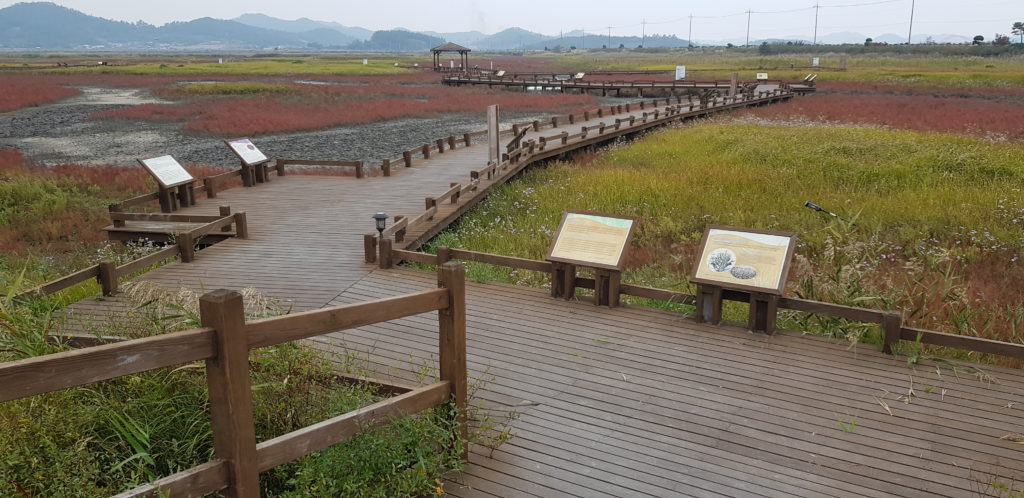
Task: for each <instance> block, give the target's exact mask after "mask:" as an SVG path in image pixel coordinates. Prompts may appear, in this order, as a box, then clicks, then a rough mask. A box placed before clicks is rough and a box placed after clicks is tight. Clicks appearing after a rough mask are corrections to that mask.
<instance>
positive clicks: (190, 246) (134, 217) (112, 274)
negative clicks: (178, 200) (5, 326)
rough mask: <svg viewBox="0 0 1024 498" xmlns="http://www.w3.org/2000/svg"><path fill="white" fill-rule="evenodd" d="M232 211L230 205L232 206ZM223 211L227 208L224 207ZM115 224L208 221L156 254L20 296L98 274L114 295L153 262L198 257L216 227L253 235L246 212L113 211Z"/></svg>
mask: <svg viewBox="0 0 1024 498" xmlns="http://www.w3.org/2000/svg"><path fill="white" fill-rule="evenodd" d="M228 211H230V209H228ZM222 212H223V208H222ZM111 218H113V220H114V224H115V225H117V224H118V223H121V225H122V226H123V225H124V223H125V222H126V221H172V222H188V223H194V222H200V223H204V225H202V226H199V227H196V228H194V229H192V230H189V231H187V232H182V233H178V234H176V243H175V244H174V245H173V246H171V247H167V248H165V249H161V250H159V251H157V252H155V253H153V254H150V255H147V256H143V257H141V258H139V259H136V260H135V261H131V262H129V263H125V264H123V265H121V266H117V264H116V263H114V262H113V261H104V262H101V263H98V264H96V265H93V266H90V267H88V268H85V269H84V270H79V271H77V272H75V273H72V274H70V275H67V276H64V277H61V278H58V279H56V280H53V281H50V282H47V283H45V284H42V285H39V286H36V287H33V288H31V289H29V290H27V291H24V292H22V293H20V294H18V295H17V298H26V297H30V296H40V295H44V296H45V295H49V294H53V293H55V292H59V291H62V290H64V289H67V288H69V287H72V286H74V285H77V284H80V283H82V282H85V281H86V280H89V279H92V278H95V279H96V280H97V282H98V283H99V284H100V286H101V288H102V289H103V295H104V296H112V295H114V293H116V292H117V288H118V281H119V279H121V278H122V277H126V276H128V275H131V274H134V273H136V272H138V271H141V270H144V269H146V268H148V267H150V266H153V265H156V264H160V263H163V262H164V261H166V260H168V259H171V258H175V257H180V258H181V261H182V262H183V263H190V262H192V261H193V260H194V259H195V253H196V251H195V246H196V243H197V242H198V241H200V240H201V239H202V238H203V236H205V235H207V234H209V233H211V232H214V231H215V230H216V231H221V232H220V233H224V231H230V230H231V227H232V225H233V226H234V228H235V231H234V236H235V237H238V238H241V239H245V238H248V237H249V227H248V222H247V221H246V217H245V212H244V211H243V212H239V213H235V214H228V215H225V216H200V215H183V214H164V213H159V214H157V213H123V212H111Z"/></svg>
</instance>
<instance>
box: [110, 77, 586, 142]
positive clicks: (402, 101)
mask: <svg viewBox="0 0 1024 498" xmlns="http://www.w3.org/2000/svg"><path fill="white" fill-rule="evenodd" d="M369 88H371V89H372V87H369ZM418 90H419V89H417V91H418ZM423 90H424V91H423V92H422V94H444V95H443V96H439V97H437V98H428V99H411V98H384V99H375V100H356V101H342V102H324V103H320V102H311V101H309V100H305V99H294V98H288V97H287V96H286V97H281V98H239V99H231V100H205V101H195V102H189V103H183V104H143V105H138V106H133V107H128V108H125V109H118V110H113V111H107V112H102V113H98V114H96V115H95V117H100V118H127V119H149V120H159V121H186V124H185V126H184V129H186V130H189V131H196V132H207V133H214V134H219V135H254V134H260V133H273V132H282V131H300V130H313V129H320V128H326V127H331V126H338V125H345V124H361V123H371V122H376V121H383V120H388V119H397V118H408V117H430V116H434V115H437V114H439V113H445V112H474V113H483V112H484V111H485V110H486V109H487V106H488V105H491V104H498V105H499V106H501V107H502V109H504V110H507V111H512V112H517V111H518V112H531V111H549V110H553V109H564V108H568V107H582V106H586V105H593V104H594V103H595V99H594V97H592V96H589V95H524V94H515V93H503V92H502V93H477V92H470V93H459V92H449V91H448V89H444V88H432V89H431V88H426V89H423ZM387 91H395V92H396V93H397V91H398V89H385V92H387ZM341 93H344V92H341ZM422 94H421V95H422Z"/></svg>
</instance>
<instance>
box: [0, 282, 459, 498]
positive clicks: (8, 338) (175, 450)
mask: <svg viewBox="0 0 1024 498" xmlns="http://www.w3.org/2000/svg"><path fill="white" fill-rule="evenodd" d="M248 295H249V296H250V299H249V306H248V307H249V309H256V310H257V311H266V310H268V309H274V306H266V307H262V308H263V309H262V310H259V308H261V306H260V305H259V303H260V302H261V298H259V297H258V296H255V295H253V294H252V293H249V294H248ZM139 296H140V297H141V296H142V294H139ZM148 297H150V298H152V297H153V293H150V294H149V295H148ZM160 299H166V300H168V302H164V303H162V305H163V306H165V307H166V308H165V309H168V310H171V309H175V308H181V309H185V308H187V306H188V305H187V304H186V303H184V302H183V300H186V299H188V296H187V295H186V294H178V295H176V296H163V297H161V298H160ZM149 302H152V299H150V301H147V303H149ZM143 304H145V303H136V305H137V306H142V305H143ZM52 310H53V308H52V307H48V306H47V305H46V303H44V302H30V303H25V304H16V303H14V302H13V300H12V299H11V298H10V296H7V297H6V298H4V299H0V361H11V360H16V359H20V358H25V357H30V356H37V355H41V354H46V353H52V352H56V351H60V350H64V349H66V346H65V345H63V344H61V343H59V342H56V341H53V340H50V338H48V337H47V335H48V334H47V333H45V332H44V331H45V330H49V329H52V328H55V326H54V325H53V324H52V322H51V320H50V319H49V317H50V312H51V311H52ZM260 314H261V315H262V314H264V313H260ZM169 316H170V315H169ZM191 316H192V315H191V314H189V313H182V314H181V315H180V316H178V317H175V318H180V317H185V318H186V319H177V320H175V323H176V324H177V327H176V328H177V329H180V328H186V327H190V326H193V325H194V323H193V320H191V319H189V317H191ZM164 331H165V330H164V329H162V328H161V329H158V330H154V331H153V332H154V333H159V332H164ZM139 335H146V334H145V333H140V334H139ZM347 361H349V362H350V363H349V364H347V365H346V368H358V365H353V364H351V362H352V361H353V358H347ZM249 368H250V375H251V379H250V381H251V385H252V392H253V411H254V421H255V424H256V435H257V440H259V441H265V440H268V439H270V438H273V437H277V436H280V435H282V434H284V433H287V432H291V431H294V430H297V429H300V428H302V427H305V426H308V425H311V424H314V423H317V422H319V421H322V420H325V419H328V418H330V417H334V416H337V415H340V414H343V413H347V412H349V411H352V410H355V409H357V408H359V407H361V406H365V405H367V404H370V403H373V402H375V401H379V400H381V399H383V398H384V397H385V396H384V395H383V394H381V393H379V392H377V390H376V387H375V386H374V385H372V384H366V383H351V382H346V381H343V380H341V379H340V378H338V377H337V376H335V375H334V372H335V369H336V368H338V366H337V365H335V364H334V363H332V362H331V361H330V360H329V359H328V358H327V357H326V356H324V355H323V354H322V353H319V352H317V351H314V350H312V349H309V348H306V347H302V346H300V345H298V344H295V343H288V344H282V345H278V346H274V347H269V348H263V349H259V350H255V351H253V352H252V353H250V357H249ZM204 370H205V366H204V364H202V363H194V364H187V365H182V366H179V367H177V368H166V369H160V370H155V371H151V372H146V373H143V374H139V375H133V376H128V377H122V378H118V379H114V380H110V381H105V382H99V383H93V384H89V385H86V386H83V387H79V388H74V389H68V390H64V391H58V392H53V393H48V394H45V395H40V396H34V397H31V398H26V399H21V400H16V401H12V402H7V403H2V404H0V423H3V424H4V426H5V427H8V428H9V429H8V430H5V431H2V432H0V446H2V447H3V448H4V449H5V450H4V451H5V453H4V458H3V459H0V496H68V497H74V496H83V497H85V496H90V497H91V496H101V495H111V494H115V493H118V492H121V491H124V490H126V489H130V488H133V487H135V486H138V485H141V484H144V483H146V482H150V481H152V480H154V479H158V478H160V477H163V476H166V475H170V474H173V473H175V472H179V471H182V470H184V469H187V468H189V467H193V466H195V465H198V464H201V463H204V462H206V461H209V460H211V459H212V458H213V457H214V454H213V439H212V432H211V428H210V416H209V408H208V405H209V399H208V394H207V389H206V376H205V372H204ZM452 410H453V407H451V406H449V405H442V406H440V407H437V408H435V409H432V410H428V411H426V412H423V413H421V414H418V415H415V416H404V417H400V418H397V419H396V420H395V421H394V423H393V424H391V425H387V426H384V427H381V428H378V429H374V430H370V431H367V432H364V433H362V434H360V435H359V436H357V437H355V438H354V439H352V440H349V441H346V442H344V443H341V444H338V445H335V446H332V447H330V448H328V449H325V450H323V451H320V452H317V453H315V454H312V455H309V456H307V457H304V458H302V459H299V460H297V461H294V462H291V463H289V464H286V465H283V466H280V467H277V468H275V469H273V470H271V471H268V472H265V473H263V474H261V489H262V492H263V495H264V496H342V495H344V496H388V497H391V496H424V495H429V494H433V493H435V492H436V491H437V490H438V489H443V484H442V480H441V479H442V476H443V475H444V474H445V473H447V472H449V471H452V470H458V469H459V468H460V465H461V463H460V461H459V459H458V458H459V455H460V452H461V449H462V447H463V446H462V445H463V444H465V442H463V441H461V440H459V439H458V438H457V436H456V434H457V432H455V431H453V422H452V420H454V417H452V413H451V411H452Z"/></svg>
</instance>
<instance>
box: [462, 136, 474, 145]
mask: <svg viewBox="0 0 1024 498" xmlns="http://www.w3.org/2000/svg"><path fill="white" fill-rule="evenodd" d="M462 141H463V142H465V143H466V147H469V146H470V145H473V137H472V135H470V134H469V133H463V134H462Z"/></svg>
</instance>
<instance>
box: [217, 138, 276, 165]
mask: <svg viewBox="0 0 1024 498" xmlns="http://www.w3.org/2000/svg"><path fill="white" fill-rule="evenodd" d="M224 143H226V144H228V147H231V152H234V153H235V155H236V156H238V158H239V159H241V160H242V162H244V163H245V164H248V165H249V166H253V165H256V164H260V163H265V162H267V161H269V160H270V159H268V158H267V156H266V155H265V154H263V152H260V150H259V149H258V148H256V145H254V144H253V143H252V140H249V139H248V138H239V139H237V140H225V141H224Z"/></svg>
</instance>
